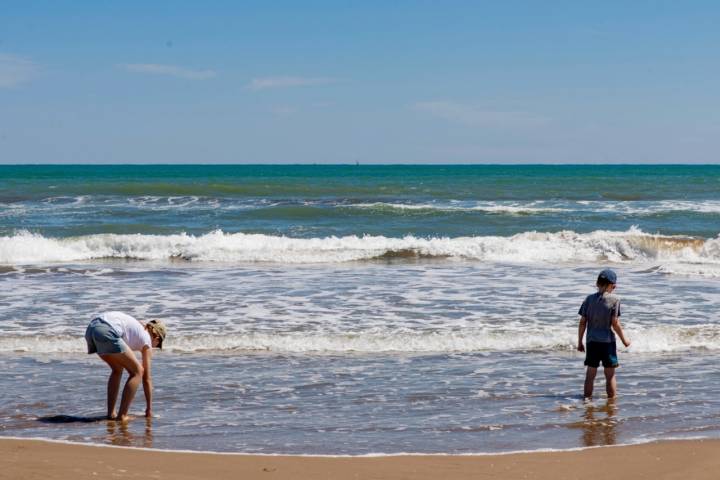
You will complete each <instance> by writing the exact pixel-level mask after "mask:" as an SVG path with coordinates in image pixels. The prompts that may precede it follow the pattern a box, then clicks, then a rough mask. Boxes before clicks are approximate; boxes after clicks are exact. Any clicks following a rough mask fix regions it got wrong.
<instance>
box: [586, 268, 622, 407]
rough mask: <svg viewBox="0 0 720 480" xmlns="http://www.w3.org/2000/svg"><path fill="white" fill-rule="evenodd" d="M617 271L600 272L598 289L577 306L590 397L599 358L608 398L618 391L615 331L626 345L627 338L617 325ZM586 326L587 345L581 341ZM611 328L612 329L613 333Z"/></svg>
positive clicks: (618, 311)
mask: <svg viewBox="0 0 720 480" xmlns="http://www.w3.org/2000/svg"><path fill="white" fill-rule="evenodd" d="M616 284H617V275H615V272H613V271H612V270H610V269H606V270H603V271H602V272H600V275H598V278H597V283H596V285H597V288H598V291H597V293H593V294H592V295H588V296H587V298H586V299H585V301H584V302H583V304H582V306H581V307H580V311H579V312H578V313H579V314H580V326H579V328H578V346H577V349H578V351H580V352H586V353H585V365H587V372H586V374H585V392H584V396H585V398H590V397H592V393H593V383H594V382H595V375H596V374H597V369H598V366H599V365H600V362H602V365H603V369H604V370H605V381H606V384H605V389H606V391H607V396H608V398H613V397H614V396H615V393H616V391H617V383H616V381H615V369H616V368H617V367H618V365H619V364H618V359H617V348H616V346H615V333H617V334H618V336H619V337H620V340H621V341H622V342H623V344H624V345H625V346H626V347H629V346H630V340H628V339H627V338H626V337H625V332H623V329H622V326H621V325H620V298H618V297H617V296H616V295H613V293H612V292H613V290H615V285H616ZM586 329H587V338H586V341H587V349H586V348H585V345H583V335H584V334H585V330H586ZM613 331H614V332H615V333H613Z"/></svg>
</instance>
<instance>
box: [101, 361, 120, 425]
mask: <svg viewBox="0 0 720 480" xmlns="http://www.w3.org/2000/svg"><path fill="white" fill-rule="evenodd" d="M109 357H110V354H106V355H100V358H102V359H103V360H104V361H105V363H107V364H108V365H109V366H110V369H111V370H112V372H111V373H110V378H108V384H107V417H108V420H114V419H115V404H116V403H117V396H118V392H119V391H120V380H122V372H123V367H122V365H120V364H119V363H118V362H115V361H113V360H112V359H111V358H109Z"/></svg>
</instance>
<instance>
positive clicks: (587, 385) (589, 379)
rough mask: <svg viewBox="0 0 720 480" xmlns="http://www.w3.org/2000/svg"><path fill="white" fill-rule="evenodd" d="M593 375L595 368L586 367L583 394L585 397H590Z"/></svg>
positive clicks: (595, 372) (593, 381) (595, 371)
mask: <svg viewBox="0 0 720 480" xmlns="http://www.w3.org/2000/svg"><path fill="white" fill-rule="evenodd" d="M595 375H597V368H593V367H587V371H586V372H585V392H584V394H583V395H584V396H585V398H590V397H592V394H593V384H594V383H595Z"/></svg>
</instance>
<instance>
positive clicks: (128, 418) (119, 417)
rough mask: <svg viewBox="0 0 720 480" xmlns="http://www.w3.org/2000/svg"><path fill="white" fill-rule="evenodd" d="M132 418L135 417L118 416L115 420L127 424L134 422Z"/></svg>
mask: <svg viewBox="0 0 720 480" xmlns="http://www.w3.org/2000/svg"><path fill="white" fill-rule="evenodd" d="M132 418H133V417H132V416H130V415H118V416H117V417H115V420H117V421H118V422H122V423H127V422H129V421H130V420H132Z"/></svg>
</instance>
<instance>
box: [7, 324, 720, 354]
mask: <svg viewBox="0 0 720 480" xmlns="http://www.w3.org/2000/svg"><path fill="white" fill-rule="evenodd" d="M575 330H576V329H575V325H574V324H573V325H572V326H564V327H562V326H557V327H547V326H545V327H542V328H539V327H538V328H532V327H531V328H528V329H524V330H523V331H522V332H520V331H518V330H516V329H505V330H501V329H482V328H474V329H462V330H439V331H414V330H408V329H396V330H392V329H373V330H369V331H364V332H353V333H342V332H340V333H336V332H333V333H317V332H283V333H267V332H262V333H252V332H251V333H229V334H223V335H217V334H182V333H179V334H177V335H173V336H172V338H170V337H168V340H167V341H166V345H165V349H164V350H165V351H169V352H174V353H219V354H232V353H252V352H270V353H298V354H313V353H316V354H346V353H357V354H373V353H389V354H390V353H409V354H412V353H436V354H449V353H473V352H485V351H530V352H532V351H535V352H548V351H558V352H562V351H565V352H573V351H574V347H575V344H574V342H575V341H576V336H575V335H576V331H575ZM626 331H627V332H628V335H629V336H630V338H631V339H633V344H632V345H631V347H630V351H632V352H636V353H662V352H678V351H704V350H706V351H716V350H720V326H718V325H715V324H707V325H693V326H679V325H678V326H669V325H654V326H652V328H644V327H642V326H635V327H631V328H626ZM85 349H86V347H85V341H84V339H83V337H82V336H81V335H78V336H76V337H74V336H70V335H54V336H53V335H3V336H1V337H0V353H7V352H28V353H84V352H85Z"/></svg>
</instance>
